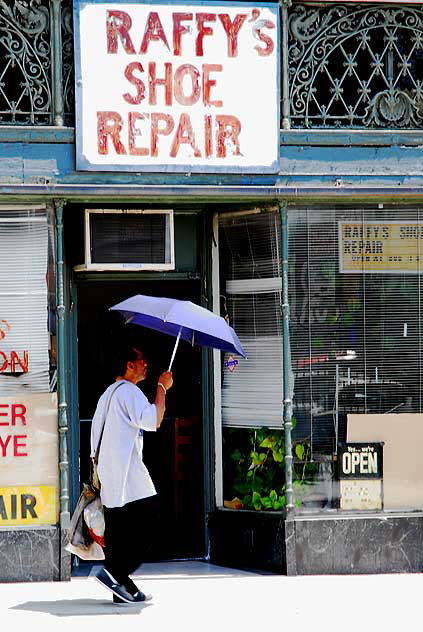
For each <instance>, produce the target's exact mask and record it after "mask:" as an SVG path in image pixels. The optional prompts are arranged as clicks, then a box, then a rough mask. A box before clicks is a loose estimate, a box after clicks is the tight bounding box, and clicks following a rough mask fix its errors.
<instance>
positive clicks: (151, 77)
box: [148, 61, 172, 105]
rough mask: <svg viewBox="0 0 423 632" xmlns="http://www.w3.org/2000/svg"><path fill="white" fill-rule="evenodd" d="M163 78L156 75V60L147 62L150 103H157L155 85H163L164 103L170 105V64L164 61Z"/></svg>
mask: <svg viewBox="0 0 423 632" xmlns="http://www.w3.org/2000/svg"><path fill="white" fill-rule="evenodd" d="M164 67H165V76H164V79H157V77H156V62H154V61H152V62H150V63H149V64H148V86H149V90H150V95H149V99H148V102H149V104H150V105H157V95H156V86H157V85H158V86H164V89H165V105H172V64H170V63H167V62H166V63H165V65H164Z"/></svg>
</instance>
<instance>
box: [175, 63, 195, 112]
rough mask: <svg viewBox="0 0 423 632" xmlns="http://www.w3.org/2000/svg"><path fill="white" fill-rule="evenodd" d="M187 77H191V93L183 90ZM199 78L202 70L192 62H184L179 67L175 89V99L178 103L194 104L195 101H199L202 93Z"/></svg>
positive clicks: (176, 73)
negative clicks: (187, 93)
mask: <svg viewBox="0 0 423 632" xmlns="http://www.w3.org/2000/svg"><path fill="white" fill-rule="evenodd" d="M185 77H189V78H190V80H191V94H189V95H186V94H184V92H183V86H184V79H185ZM199 78H200V72H199V71H198V70H197V68H195V66H192V65H191V64H183V65H182V66H179V68H177V70H176V72H175V79H174V91H175V99H176V100H177V102H178V103H180V104H181V105H194V103H197V101H198V99H199V98H200V95H201V88H200V82H199Z"/></svg>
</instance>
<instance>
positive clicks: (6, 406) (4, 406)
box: [0, 404, 9, 426]
mask: <svg viewBox="0 0 423 632" xmlns="http://www.w3.org/2000/svg"><path fill="white" fill-rule="evenodd" d="M0 408H9V404H0ZM8 414H9V413H8V412H7V413H2V412H1V410H0V417H7V416H8ZM8 425H9V422H8V421H0V426H8Z"/></svg>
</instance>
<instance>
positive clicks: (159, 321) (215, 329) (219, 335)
mask: <svg viewBox="0 0 423 632" xmlns="http://www.w3.org/2000/svg"><path fill="white" fill-rule="evenodd" d="M110 309H113V310H117V311H118V312H120V313H121V314H123V316H124V317H125V319H126V322H127V323H131V324H135V325H142V326H143V327H148V328H150V329H155V330H157V331H161V332H162V333H165V334H169V335H170V336H176V342H175V346H174V349H173V353H172V358H171V360H170V365H169V371H170V369H171V368H172V364H173V360H174V357H175V353H176V349H177V347H178V343H179V340H180V338H182V339H183V340H186V341H187V342H189V343H191V344H192V345H194V344H196V345H200V346H202V347H211V348H212V349H221V350H222V351H228V352H232V353H236V354H238V355H240V356H242V357H243V358H245V352H244V350H243V348H242V346H241V343H240V341H239V338H238V336H237V335H236V333H235V331H234V330H233V329H232V327H230V326H229V325H228V323H227V322H226V320H225V319H224V318H222V317H221V316H218V315H217V314H214V313H213V312H211V311H210V310H208V309H205V308H204V307H200V305H196V304H195V303H191V301H180V300H177V299H175V298H164V297H156V296H145V295H144V294H137V295H136V296H132V297H131V298H128V299H126V300H125V301H122V302H121V303H118V304H117V305H113V307H111V308H110Z"/></svg>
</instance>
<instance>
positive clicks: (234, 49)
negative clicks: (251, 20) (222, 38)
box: [219, 13, 247, 57]
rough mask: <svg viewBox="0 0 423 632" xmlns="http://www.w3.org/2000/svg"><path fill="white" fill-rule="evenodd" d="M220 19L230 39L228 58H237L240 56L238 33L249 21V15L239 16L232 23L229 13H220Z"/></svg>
mask: <svg viewBox="0 0 423 632" xmlns="http://www.w3.org/2000/svg"><path fill="white" fill-rule="evenodd" d="M219 19H220V21H221V22H222V24H223V28H224V29H225V33H226V35H227V38H228V57H236V56H237V55H238V33H239V31H240V30H241V27H242V25H243V24H244V22H245V20H246V19H247V14H246V13H244V14H239V15H237V16H236V18H235V20H234V21H233V22H231V18H230V17H229V15H228V14H227V13H219Z"/></svg>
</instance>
